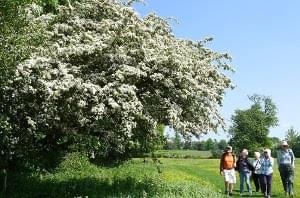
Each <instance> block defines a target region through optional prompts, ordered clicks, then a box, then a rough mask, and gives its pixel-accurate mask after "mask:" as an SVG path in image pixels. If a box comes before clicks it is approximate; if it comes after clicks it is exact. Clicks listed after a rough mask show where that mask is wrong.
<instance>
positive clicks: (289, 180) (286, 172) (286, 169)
mask: <svg viewBox="0 0 300 198" xmlns="http://www.w3.org/2000/svg"><path fill="white" fill-rule="evenodd" d="M279 172H280V177H281V181H282V185H283V188H284V191H285V192H287V193H292V192H293V186H294V169H293V168H292V166H291V165H290V164H287V165H285V164H280V165H279Z"/></svg>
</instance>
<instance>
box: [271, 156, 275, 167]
mask: <svg viewBox="0 0 300 198" xmlns="http://www.w3.org/2000/svg"><path fill="white" fill-rule="evenodd" d="M270 162H271V167H273V166H274V158H273V157H271V158H270Z"/></svg>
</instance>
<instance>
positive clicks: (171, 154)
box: [154, 150, 212, 159]
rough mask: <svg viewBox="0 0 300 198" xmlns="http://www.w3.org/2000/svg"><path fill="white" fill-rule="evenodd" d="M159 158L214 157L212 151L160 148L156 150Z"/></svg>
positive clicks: (155, 153)
mask: <svg viewBox="0 0 300 198" xmlns="http://www.w3.org/2000/svg"><path fill="white" fill-rule="evenodd" d="M154 155H155V156H156V157H158V158H191V159H208V158H211V157H212V154H211V152H210V151H197V150H158V151H155V152H154Z"/></svg>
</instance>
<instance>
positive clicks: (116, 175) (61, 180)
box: [1, 154, 223, 198]
mask: <svg viewBox="0 0 300 198" xmlns="http://www.w3.org/2000/svg"><path fill="white" fill-rule="evenodd" d="M163 168H164V169H165V168H166V167H164V165H163ZM4 196H5V197H12V198H15V197H22V198H23V197H24V198H29V197H30V198H35V197H50V198H51V197H53V198H54V197H62V198H64V197H85V196H87V197H89V198H94V197H95V198H96V197H157V198H158V197H183V198H185V197H186V198H188V197H216V198H218V197H223V196H222V195H220V194H218V193H216V192H215V190H214V189H212V188H210V187H209V185H208V184H207V183H205V182H203V181H202V180H201V179H200V178H197V177H195V176H193V175H188V174H185V173H184V172H177V173H176V172H175V173H174V172H172V171H171V172H170V171H167V170H166V171H165V172H164V173H162V174H159V173H158V171H157V167H156V165H155V164H154V163H153V162H152V160H150V159H147V160H146V161H145V162H144V160H142V159H135V160H131V161H128V162H126V163H124V164H122V165H119V166H116V167H110V168H108V167H98V166H96V165H94V164H92V163H90V162H89V161H88V159H87V158H86V157H84V156H82V155H79V154H71V155H69V156H68V157H67V158H66V159H65V160H64V161H63V162H62V163H61V164H60V166H59V167H58V168H57V169H56V170H55V172H53V173H47V174H42V175H38V174H17V173H16V174H14V175H10V177H9V186H8V191H7V193H6V194H5V195H3V194H2V196H1V197H4Z"/></svg>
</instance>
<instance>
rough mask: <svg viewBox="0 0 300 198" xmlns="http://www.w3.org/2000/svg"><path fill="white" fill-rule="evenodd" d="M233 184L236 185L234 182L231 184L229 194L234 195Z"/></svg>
mask: <svg viewBox="0 0 300 198" xmlns="http://www.w3.org/2000/svg"><path fill="white" fill-rule="evenodd" d="M233 185H234V184H229V195H232V192H233Z"/></svg>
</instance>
